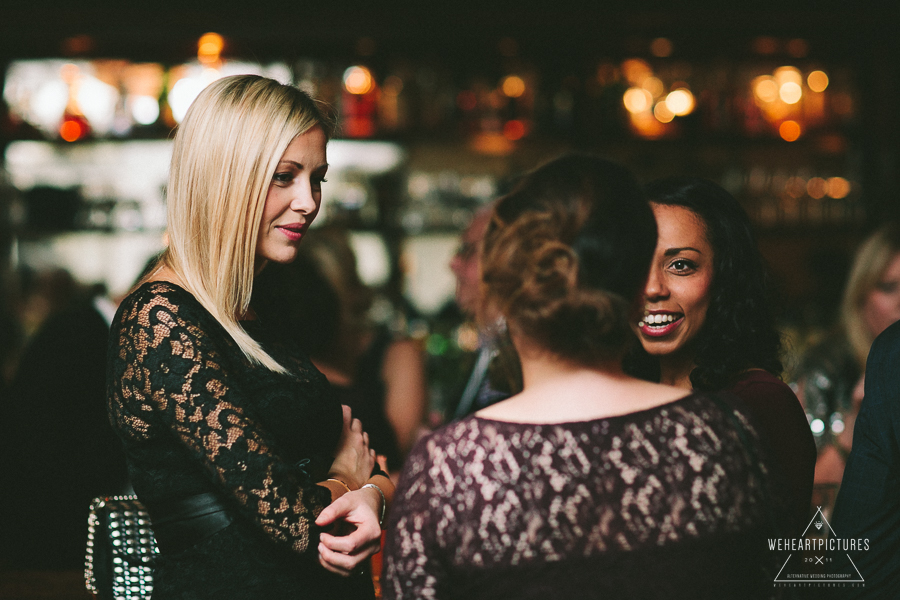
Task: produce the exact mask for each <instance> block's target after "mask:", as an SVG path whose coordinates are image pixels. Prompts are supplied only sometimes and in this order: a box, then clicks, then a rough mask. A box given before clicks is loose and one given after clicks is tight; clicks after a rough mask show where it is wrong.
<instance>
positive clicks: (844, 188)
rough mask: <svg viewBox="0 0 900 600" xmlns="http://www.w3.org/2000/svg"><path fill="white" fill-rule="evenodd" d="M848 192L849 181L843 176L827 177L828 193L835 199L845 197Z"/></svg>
mask: <svg viewBox="0 0 900 600" xmlns="http://www.w3.org/2000/svg"><path fill="white" fill-rule="evenodd" d="M849 193H850V182H849V181H847V180H846V179H844V178H843V177H829V178H828V195H829V196H830V197H832V198H835V199H838V200H839V199H841V198H846V197H847V195H848V194H849Z"/></svg>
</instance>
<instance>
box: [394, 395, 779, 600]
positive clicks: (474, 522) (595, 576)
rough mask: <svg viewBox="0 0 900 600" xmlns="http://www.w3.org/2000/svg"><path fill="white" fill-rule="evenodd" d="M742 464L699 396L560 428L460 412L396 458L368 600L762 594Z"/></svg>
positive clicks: (764, 580)
mask: <svg viewBox="0 0 900 600" xmlns="http://www.w3.org/2000/svg"><path fill="white" fill-rule="evenodd" d="M742 418H743V417H742ZM744 425H745V427H747V428H748V429H747V432H748V434H749V435H750V436H751V437H750V439H754V437H755V434H754V433H753V430H752V428H750V426H749V423H747V422H745V423H744ZM750 460H751V459H750V458H749V457H748V454H747V452H746V450H745V447H744V445H743V444H742V442H741V441H740V438H739V436H738V434H737V431H736V429H735V427H734V426H733V425H732V423H731V422H730V421H729V420H728V418H727V417H726V416H725V415H724V414H723V413H722V411H721V410H719V408H718V406H717V405H716V404H715V403H714V402H713V401H711V400H710V399H709V398H708V397H706V396H703V395H696V394H692V395H690V396H688V397H686V398H683V399H681V400H678V401H675V402H673V403H669V404H666V405H663V406H660V407H656V408H653V409H650V410H645V411H641V412H637V413H632V414H629V415H624V416H618V417H610V418H605V419H600V420H595V421H586V422H576V423H563V424H553V425H534V424H522V423H507V422H501V421H493V420H486V419H481V418H477V417H468V418H466V419H464V420H462V421H459V422H457V423H453V424H450V425H448V426H447V427H445V428H443V429H441V430H439V431H437V432H435V433H434V434H432V435H431V436H429V437H427V438H425V439H424V440H421V441H420V442H419V444H418V445H417V446H416V448H415V449H414V450H413V452H412V453H411V454H410V456H409V457H408V459H407V463H406V467H405V469H404V471H403V474H402V475H401V478H400V483H399V486H398V488H397V491H396V494H395V501H394V508H393V509H392V511H391V519H390V527H389V529H388V538H387V542H386V547H385V557H384V576H383V578H382V585H383V587H382V592H383V594H384V598H386V599H388V598H390V599H393V598H410V599H412V598H415V599H423V598H466V599H479V598H485V599H487V598H516V599H529V598H535V599H537V598H541V599H547V598H551V599H552V598H559V599H563V598H565V599H575V598H629V599H632V598H716V599H724V598H765V597H769V596H772V595H773V583H772V581H773V579H774V575H775V573H774V572H772V571H771V565H772V559H773V558H774V557H771V556H768V555H769V554H770V553H769V552H768V548H767V546H766V542H765V539H763V538H764V537H766V533H767V523H768V519H767V517H766V514H765V510H764V508H765V507H764V506H763V504H764V503H765V502H766V501H765V500H764V498H766V497H768V496H767V494H766V493H764V492H763V486H766V485H768V484H767V482H766V481H760V478H761V477H767V476H766V475H765V472H766V471H765V468H762V469H757V468H755V467H752V466H751V462H750Z"/></svg>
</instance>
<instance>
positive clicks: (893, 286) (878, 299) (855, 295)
mask: <svg viewBox="0 0 900 600" xmlns="http://www.w3.org/2000/svg"><path fill="white" fill-rule="evenodd" d="M898 320H900V225H898V224H897V223H888V224H886V225H883V226H882V227H880V228H879V229H878V230H876V231H875V232H874V233H872V234H871V235H870V236H869V237H867V238H866V240H865V241H863V243H862V244H861V245H860V247H859V249H858V250H857V251H856V253H855V256H854V259H853V264H852V265H851V268H850V272H849V275H848V278H847V283H846V287H845V288H844V294H843V298H842V301H841V308H840V318H839V321H838V324H837V327H836V328H835V330H834V331H832V332H830V333H829V334H827V335H826V337H825V338H824V339H823V340H821V341H820V342H819V343H817V344H815V345H813V346H812V347H811V348H810V349H809V350H808V351H807V352H806V353H804V355H803V356H802V358H801V360H800V364H799V367H798V369H797V374H796V379H797V382H796V383H797V388H798V395H799V397H800V400H801V401H802V402H803V405H804V407H805V409H806V415H807V419H808V420H809V423H810V427H811V429H812V432H813V436H814V437H815V440H816V446H817V449H818V452H819V457H818V459H817V461H816V477H815V484H816V491H815V497H814V498H813V505H814V506H823V507H825V509H824V510H826V511H827V510H829V509H830V507H831V506H832V505H833V503H834V499H835V494H836V493H837V488H838V487H839V486H840V483H841V478H842V477H843V472H844V464H845V462H846V460H847V456H848V455H849V454H850V449H851V446H852V442H853V427H854V422H855V419H856V414H857V412H858V411H859V404H860V402H861V401H862V396H863V385H864V380H863V373H864V372H865V366H866V356H867V355H868V354H869V349H870V347H871V345H872V342H873V341H874V340H875V338H876V337H878V335H879V334H880V333H881V332H882V331H884V330H885V329H887V327H888V326H889V325H891V324H892V323H894V322H896V321H898ZM827 514H828V513H827V512H826V516H827Z"/></svg>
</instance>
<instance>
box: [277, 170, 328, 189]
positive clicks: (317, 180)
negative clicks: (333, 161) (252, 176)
mask: <svg viewBox="0 0 900 600" xmlns="http://www.w3.org/2000/svg"><path fill="white" fill-rule="evenodd" d="M295 178H296V175H295V174H294V173H291V172H287V171H286V172H281V173H275V174H274V175H272V181H273V182H275V183H277V184H279V185H288V184H290V183H292V182H293V181H294V179H295ZM326 181H328V180H327V179H325V177H324V176H321V175H317V176H313V177H310V182H311V183H312V185H313V187H316V188H319V187H322V184H323V183H325V182H326Z"/></svg>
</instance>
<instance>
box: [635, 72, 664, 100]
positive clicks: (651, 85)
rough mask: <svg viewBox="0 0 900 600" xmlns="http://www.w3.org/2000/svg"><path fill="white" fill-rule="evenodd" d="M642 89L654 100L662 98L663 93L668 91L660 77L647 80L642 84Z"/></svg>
mask: <svg viewBox="0 0 900 600" xmlns="http://www.w3.org/2000/svg"><path fill="white" fill-rule="evenodd" d="M641 87H642V88H644V89H645V90H647V91H648V92H650V95H651V96H653V97H654V98H659V97H660V96H662V93H663V92H664V91H666V86H664V85H663V82H662V81H660V80H659V77H648V78H646V79H645V80H644V81H643V83H641Z"/></svg>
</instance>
